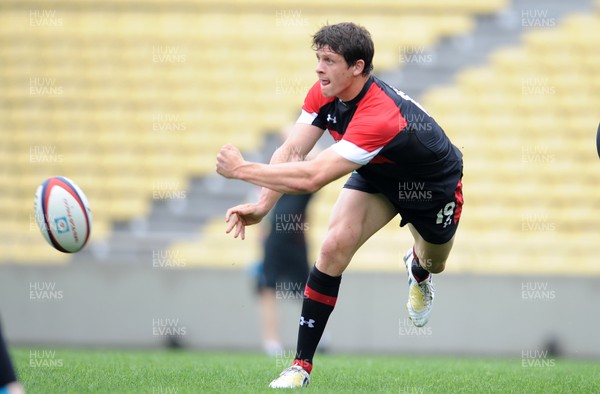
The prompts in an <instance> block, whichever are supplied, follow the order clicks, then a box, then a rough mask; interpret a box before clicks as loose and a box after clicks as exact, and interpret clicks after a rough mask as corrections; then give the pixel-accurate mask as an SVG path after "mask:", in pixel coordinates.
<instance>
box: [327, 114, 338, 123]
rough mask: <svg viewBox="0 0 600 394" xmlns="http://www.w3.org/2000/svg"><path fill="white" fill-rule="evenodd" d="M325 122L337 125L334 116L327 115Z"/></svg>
mask: <svg viewBox="0 0 600 394" xmlns="http://www.w3.org/2000/svg"><path fill="white" fill-rule="evenodd" d="M327 122H329V123H337V120H336V119H335V116H331V114H327Z"/></svg>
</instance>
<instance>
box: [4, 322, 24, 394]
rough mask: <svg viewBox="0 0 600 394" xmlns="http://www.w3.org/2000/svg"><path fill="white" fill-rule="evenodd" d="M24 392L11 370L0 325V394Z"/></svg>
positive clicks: (12, 369) (20, 393)
mask: <svg viewBox="0 0 600 394" xmlns="http://www.w3.org/2000/svg"><path fill="white" fill-rule="evenodd" d="M24 393H25V390H24V389H23V386H22V385H21V383H19V382H18V381H17V375H16V374H15V369H14V368H13V365H12V362H11V361H10V356H9V354H8V349H7V347H6V343H5V342H4V338H3V336H2V327H1V325H0V394H24Z"/></svg>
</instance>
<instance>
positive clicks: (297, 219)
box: [257, 127, 320, 356]
mask: <svg viewBox="0 0 600 394" xmlns="http://www.w3.org/2000/svg"><path fill="white" fill-rule="evenodd" d="M291 131H292V127H289V128H287V129H284V130H283V131H282V133H279V134H277V135H276V137H277V142H278V145H279V144H281V143H282V142H284V141H285V140H286V139H287V138H288V136H289V134H290V133H291ZM319 151H320V149H319V147H318V146H317V147H315V148H314V149H313V150H312V151H311V152H310V153H309V154H308V155H307V156H306V157H305V158H299V159H300V160H302V159H304V160H311V159H313V158H314V157H315V156H316V154H317V153H318V152H319ZM312 196H313V195H312V194H311V193H308V194H284V195H282V196H281V198H280V199H279V200H278V201H277V203H276V204H275V206H274V207H273V210H272V211H271V212H270V214H269V216H268V219H269V220H268V224H267V225H266V226H263V227H265V239H264V242H263V259H262V262H261V263H260V264H259V266H258V272H257V288H258V293H259V307H260V315H261V330H262V340H263V350H264V351H265V353H267V354H268V355H271V356H276V355H278V354H282V353H283V350H284V349H283V346H282V342H281V337H280V333H279V316H280V315H279V312H278V307H277V305H278V304H279V302H281V301H283V302H285V301H296V300H299V301H301V300H302V297H303V290H304V287H305V286H306V280H307V278H308V275H309V269H310V263H309V260H308V245H307V241H306V231H308V229H309V226H308V221H307V207H308V203H309V202H310V200H311V199H312Z"/></svg>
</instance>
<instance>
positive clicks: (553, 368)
mask: <svg viewBox="0 0 600 394" xmlns="http://www.w3.org/2000/svg"><path fill="white" fill-rule="evenodd" d="M11 354H12V356H13V359H14V362H15V364H16V366H17V370H18V373H19V377H20V379H21V381H22V382H23V384H24V386H25V388H26V390H27V392H28V393H30V394H35V393H157V394H158V393H204V392H207V393H256V392H272V391H273V390H269V389H268V388H267V386H268V384H269V382H270V381H271V379H272V378H274V377H276V376H277V375H278V373H279V372H280V371H281V369H282V366H288V364H289V357H279V358H277V357H275V358H270V357H267V356H264V355H260V354H252V353H204V352H191V351H143V350H135V351H132V350H95V349H94V350H88V349H63V348H57V349H54V348H53V349H48V348H31V349H29V348H13V349H12V351H11ZM286 356H288V355H286ZM317 356H318V358H317V359H316V360H315V361H316V366H315V370H314V371H313V373H312V381H311V384H310V386H309V387H308V388H307V389H306V390H307V391H308V392H318V393H398V394H409V393H411V394H412V393H598V392H600V362H599V361H595V362H589V361H588V362H584V361H574V360H563V359H557V360H554V359H550V358H548V359H546V360H544V362H543V363H539V362H538V363H534V364H533V365H534V366H524V363H523V360H521V359H520V358H518V359H492V358H489V359H487V358H455V357H407V356H403V357H387V356H363V357H361V356H347V355H335V356H333V355H317ZM526 364H527V363H525V365H526ZM530 365H532V364H531V363H530Z"/></svg>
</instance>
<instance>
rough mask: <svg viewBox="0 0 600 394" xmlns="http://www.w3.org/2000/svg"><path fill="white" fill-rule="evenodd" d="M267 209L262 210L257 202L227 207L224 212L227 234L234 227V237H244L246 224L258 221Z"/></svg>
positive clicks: (249, 224) (265, 213)
mask: <svg viewBox="0 0 600 394" xmlns="http://www.w3.org/2000/svg"><path fill="white" fill-rule="evenodd" d="M268 212H269V211H264V210H263V209H261V207H260V206H259V205H258V204H242V205H237V206H235V207H233V208H229V209H228V210H227V213H226V214H225V222H226V223H227V230H225V232H226V233H227V234H229V233H230V232H231V230H233V229H234V228H235V233H234V234H233V237H234V238H237V237H238V236H241V238H242V239H246V226H251V225H253V224H256V223H260V221H261V220H262V219H263V218H264V217H265V216H266V215H267V213H268Z"/></svg>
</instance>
